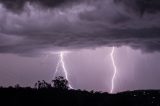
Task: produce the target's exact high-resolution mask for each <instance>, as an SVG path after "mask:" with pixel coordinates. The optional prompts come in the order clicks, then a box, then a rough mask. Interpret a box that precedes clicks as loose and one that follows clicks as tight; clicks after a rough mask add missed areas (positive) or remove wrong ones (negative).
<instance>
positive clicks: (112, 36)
mask: <svg viewBox="0 0 160 106" xmlns="http://www.w3.org/2000/svg"><path fill="white" fill-rule="evenodd" d="M0 23H1V24H0V85H3V86H8V85H14V84H16V83H19V84H21V85H24V86H29V85H33V84H34V83H35V82H36V81H37V80H43V79H44V80H46V81H50V80H51V79H52V76H53V73H54V71H55V67H56V64H57V62H58V55H56V54H54V53H57V52H60V51H69V53H67V54H66V55H65V57H64V58H65V63H66V65H67V69H68V70H69V73H70V75H69V79H70V81H71V84H72V85H73V86H74V87H75V88H81V89H88V90H91V89H95V90H102V91H109V90H110V87H111V77H112V75H113V66H112V64H111V58H110V52H111V49H112V48H111V47H113V46H115V47H118V48H116V50H115V55H114V59H115V63H116V66H117V68H118V73H117V76H116V79H115V90H114V91H115V92H116V91H123V90H133V89H157V88H160V86H159V85H158V84H157V82H159V81H160V79H159V78H160V77H159V75H160V72H159V69H160V67H159V63H160V59H159V58H160V24H159V23H160V1H158V0H152V1H151V0H148V1H146V0H23V1H22V0H0ZM47 55H49V57H48V58H46V57H47ZM59 74H62V73H59Z"/></svg>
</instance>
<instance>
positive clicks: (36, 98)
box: [0, 77, 160, 106]
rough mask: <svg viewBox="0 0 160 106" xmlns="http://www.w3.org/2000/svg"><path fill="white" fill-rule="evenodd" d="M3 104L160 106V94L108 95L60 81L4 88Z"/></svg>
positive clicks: (0, 91) (143, 91)
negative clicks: (77, 88) (80, 88)
mask: <svg viewBox="0 0 160 106" xmlns="http://www.w3.org/2000/svg"><path fill="white" fill-rule="evenodd" d="M0 101H1V104H4V105H3V106H5V105H13V106H14V105H15V106H30V105H35V106H38V105H43V106H48V105H53V106H160V90H147V91H145V90H141V91H132V92H130V91H127V92H122V93H118V94H108V93H101V92H94V91H90V92H88V91H81V90H73V89H68V81H67V80H65V79H64V78H63V77H57V78H56V79H55V80H53V81H52V83H51V84H49V83H47V82H45V81H38V82H37V83H36V84H35V88H30V87H27V88H22V87H20V86H19V85H18V86H15V87H9V88H0Z"/></svg>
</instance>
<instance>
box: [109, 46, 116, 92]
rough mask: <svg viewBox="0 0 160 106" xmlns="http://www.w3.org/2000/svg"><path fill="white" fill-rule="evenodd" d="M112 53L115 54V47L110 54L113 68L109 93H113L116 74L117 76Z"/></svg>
mask: <svg viewBox="0 0 160 106" xmlns="http://www.w3.org/2000/svg"><path fill="white" fill-rule="evenodd" d="M114 52H115V47H113V48H112V51H111V54H110V56H111V60H112V64H113V67H114V74H113V77H112V84H111V91H110V93H113V91H114V81H115V78H116V74H117V67H116V64H115V61H114Z"/></svg>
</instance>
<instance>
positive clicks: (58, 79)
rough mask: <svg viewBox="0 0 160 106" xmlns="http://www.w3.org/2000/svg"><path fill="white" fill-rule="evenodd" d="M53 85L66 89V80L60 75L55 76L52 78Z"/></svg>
mask: <svg viewBox="0 0 160 106" xmlns="http://www.w3.org/2000/svg"><path fill="white" fill-rule="evenodd" d="M52 82H53V86H54V87H55V88H59V89H68V81H67V80H66V79H64V78H63V77H62V76H59V77H56V78H55V80H52Z"/></svg>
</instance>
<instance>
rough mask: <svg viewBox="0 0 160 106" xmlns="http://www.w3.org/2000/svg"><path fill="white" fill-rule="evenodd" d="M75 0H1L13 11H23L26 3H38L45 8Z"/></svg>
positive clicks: (0, 1)
mask: <svg viewBox="0 0 160 106" xmlns="http://www.w3.org/2000/svg"><path fill="white" fill-rule="evenodd" d="M71 1H74V0H0V3H1V4H3V6H4V7H5V8H7V9H9V10H11V11H15V12H17V11H22V10H23V9H24V7H25V4H26V3H30V4H37V5H40V6H43V7H45V8H55V7H57V6H60V5H62V4H65V3H67V2H71Z"/></svg>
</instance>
